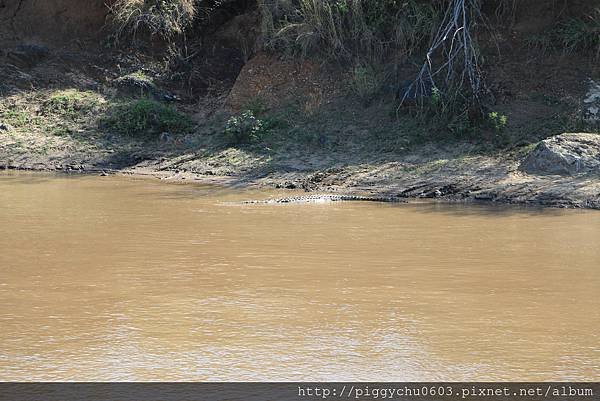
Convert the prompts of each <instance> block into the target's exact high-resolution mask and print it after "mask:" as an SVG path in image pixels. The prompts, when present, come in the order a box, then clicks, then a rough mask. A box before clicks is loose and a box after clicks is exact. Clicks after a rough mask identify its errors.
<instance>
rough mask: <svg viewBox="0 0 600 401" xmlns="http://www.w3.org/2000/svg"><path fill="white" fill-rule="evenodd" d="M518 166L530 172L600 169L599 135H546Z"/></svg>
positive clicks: (543, 172) (560, 172) (578, 172)
mask: <svg viewBox="0 0 600 401" xmlns="http://www.w3.org/2000/svg"><path fill="white" fill-rule="evenodd" d="M519 168H520V170H522V171H524V172H526V173H529V174H555V175H575V174H581V173H600V135H599V134H562V135H557V136H554V137H552V138H548V139H545V140H543V141H542V142H540V143H539V145H538V146H537V147H536V148H535V149H534V150H533V151H532V152H531V153H530V154H529V155H528V156H527V157H526V158H525V160H523V162H522V163H521V166H520V167H519Z"/></svg>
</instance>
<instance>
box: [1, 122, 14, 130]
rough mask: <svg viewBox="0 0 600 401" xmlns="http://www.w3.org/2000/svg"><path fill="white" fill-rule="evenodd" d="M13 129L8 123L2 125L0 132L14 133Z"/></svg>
mask: <svg viewBox="0 0 600 401" xmlns="http://www.w3.org/2000/svg"><path fill="white" fill-rule="evenodd" d="M12 130H13V127H12V126H11V125H9V124H7V123H0V131H12Z"/></svg>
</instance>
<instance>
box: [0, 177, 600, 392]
mask: <svg viewBox="0 0 600 401" xmlns="http://www.w3.org/2000/svg"><path fill="white" fill-rule="evenodd" d="M284 194H285V195H289V192H285V193H284ZM277 195H278V193H276V192H259V191H249V190H230V189H229V190H225V189H219V188H215V187H206V186H197V185H180V184H165V183H163V182H160V181H155V180H147V179H132V178H122V177H121V178H119V177H92V176H74V177H68V176H48V175H36V174H24V173H2V174H0V237H1V240H0V344H2V345H1V346H0V380H20V381H22V380H80V381H81V380H91V381H97V380H105V381H108V380H164V381H167V380H240V381H245V380H284V381H285V380H328V381H331V380H367V381H368V380H378V381H382V380H390V381H408V380H521V381H525V380H598V379H600V212H598V211H574V210H552V209H545V210H543V209H525V208H508V207H484V206H474V205H470V206H467V205H441V204H409V205H406V204H396V205H392V204H377V203H350V202H348V203H331V204H287V205H236V204H231V203H228V202H232V201H236V200H242V199H252V198H264V197H269V196H277Z"/></svg>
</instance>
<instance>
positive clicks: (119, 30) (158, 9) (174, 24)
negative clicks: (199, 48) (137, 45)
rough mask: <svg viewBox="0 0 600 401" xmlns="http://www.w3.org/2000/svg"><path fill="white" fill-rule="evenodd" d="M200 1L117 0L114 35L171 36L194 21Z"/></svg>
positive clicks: (114, 9)
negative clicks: (143, 34) (141, 33)
mask: <svg viewBox="0 0 600 401" xmlns="http://www.w3.org/2000/svg"><path fill="white" fill-rule="evenodd" d="M198 3H199V1H198V0H117V1H116V2H115V3H114V4H113V5H112V6H111V11H112V15H113V17H112V21H111V22H112V25H113V29H114V34H115V38H117V39H119V38H122V37H134V38H135V37H136V36H137V35H138V33H140V32H143V33H145V34H149V35H150V36H160V37H162V38H164V39H171V38H172V37H174V36H177V35H180V34H182V33H183V32H184V31H185V29H186V28H187V27H188V26H189V25H190V24H191V23H192V21H193V20H194V18H195V17H196V14H197V10H198V7H197V6H198Z"/></svg>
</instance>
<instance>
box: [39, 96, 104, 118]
mask: <svg viewBox="0 0 600 401" xmlns="http://www.w3.org/2000/svg"><path fill="white" fill-rule="evenodd" d="M99 103H100V99H99V98H98V95H97V94H95V93H94V92H81V91H78V90H76V89H68V90H63V91H57V92H54V93H53V94H51V95H50V97H49V98H48V100H46V101H45V102H44V104H43V106H42V113H43V114H58V115H60V116H62V117H67V118H70V119H72V120H75V119H78V118H80V117H82V116H83V115H84V114H85V113H87V112H89V111H91V110H92V109H93V108H94V107H95V106H97V105H98V104H99Z"/></svg>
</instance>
